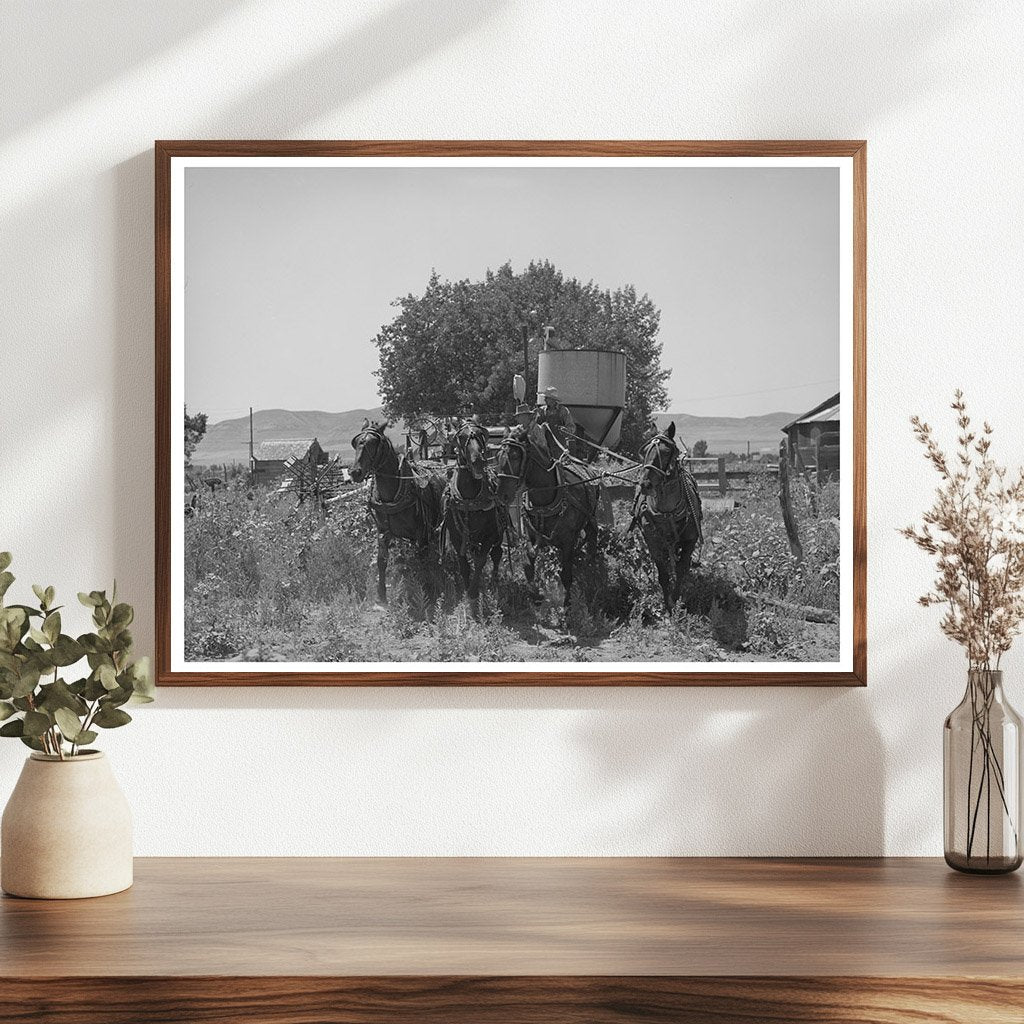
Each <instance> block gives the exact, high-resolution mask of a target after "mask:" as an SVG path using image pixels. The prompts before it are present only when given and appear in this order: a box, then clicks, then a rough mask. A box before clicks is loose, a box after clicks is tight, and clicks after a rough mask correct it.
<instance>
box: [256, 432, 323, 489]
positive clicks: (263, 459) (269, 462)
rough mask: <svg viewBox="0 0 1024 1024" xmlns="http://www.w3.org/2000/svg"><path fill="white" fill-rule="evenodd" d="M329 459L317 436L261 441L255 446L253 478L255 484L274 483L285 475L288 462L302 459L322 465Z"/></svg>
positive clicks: (312, 463)
mask: <svg viewBox="0 0 1024 1024" xmlns="http://www.w3.org/2000/svg"><path fill="white" fill-rule="evenodd" d="M327 459H328V454H327V452H325V451H324V450H323V448H321V447H320V442H319V441H318V440H317V439H316V438H315V437H299V438H289V439H285V440H280V441H260V443H259V444H258V445H256V446H255V448H253V453H252V466H251V469H252V480H253V483H255V484H274V483H277V482H278V481H280V479H281V478H282V477H283V476H284V474H285V465H286V464H288V465H291V464H293V463H294V461H295V460H302V461H307V462H309V463H310V465H311V466H322V465H323V464H324V463H326V462H327Z"/></svg>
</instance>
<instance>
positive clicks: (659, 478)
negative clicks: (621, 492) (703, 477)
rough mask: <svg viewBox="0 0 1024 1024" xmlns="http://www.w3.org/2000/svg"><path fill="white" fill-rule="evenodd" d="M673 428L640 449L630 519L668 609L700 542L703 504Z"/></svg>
mask: <svg viewBox="0 0 1024 1024" xmlns="http://www.w3.org/2000/svg"><path fill="white" fill-rule="evenodd" d="M675 438H676V425H675V423H674V422H673V423H670V424H669V425H668V429H667V430H665V431H664V432H662V433H659V434H655V436H654V437H652V438H651V439H650V440H649V441H648V442H647V443H646V444H645V445H644V447H643V449H642V450H641V452H640V457H641V459H642V460H643V462H642V465H641V468H640V480H639V483H638V484H637V488H636V495H635V497H634V499H633V521H632V523H631V524H630V529H632V528H633V526H635V525H637V524H639V526H640V532H641V533H642V534H643V537H644V541H645V542H646V544H647V550H648V551H650V553H651V558H652V559H653V560H654V565H655V568H656V569H657V570H658V582H659V583H660V584H661V592H662V594H663V595H664V597H665V607H666V608H667V609H668V611H672V609H673V607H674V606H675V603H676V601H678V600H679V595H680V592H681V590H682V586H683V578H684V577H685V576H686V574H687V573H689V571H690V565H691V563H692V561H693V552H694V550H695V549H696V547H697V545H698V543H700V541H701V538H702V534H701V518H702V512H701V506H700V493H699V492H698V490H697V484H696V481H695V480H694V479H693V477H692V476H691V475H690V474H689V473H687V472H686V470H685V469H684V468H683V461H682V453H681V452H680V451H679V448H678V446H677V445H676V440H675Z"/></svg>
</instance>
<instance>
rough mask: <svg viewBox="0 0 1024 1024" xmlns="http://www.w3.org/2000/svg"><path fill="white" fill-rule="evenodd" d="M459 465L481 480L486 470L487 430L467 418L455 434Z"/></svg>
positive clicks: (475, 478)
mask: <svg viewBox="0 0 1024 1024" xmlns="http://www.w3.org/2000/svg"><path fill="white" fill-rule="evenodd" d="M455 441H456V448H457V451H458V459H459V465H460V466H464V467H465V468H466V469H468V470H469V472H470V473H471V474H472V476H473V479H474V480H483V478H484V474H485V473H486V470H487V431H486V430H485V429H484V427H482V426H481V425H480V424H479V423H477V422H475V421H474V420H467V421H466V422H465V423H463V424H462V426H461V427H460V428H459V431H458V433H457V434H456V435H455Z"/></svg>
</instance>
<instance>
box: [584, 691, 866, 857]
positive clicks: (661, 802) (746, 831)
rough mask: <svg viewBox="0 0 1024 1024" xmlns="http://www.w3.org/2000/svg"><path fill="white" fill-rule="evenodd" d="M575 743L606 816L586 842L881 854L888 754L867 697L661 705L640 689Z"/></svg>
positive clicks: (736, 697) (717, 696)
mask: <svg viewBox="0 0 1024 1024" xmlns="http://www.w3.org/2000/svg"><path fill="white" fill-rule="evenodd" d="M575 738H576V741H577V743H578V744H579V746H580V748H581V750H582V752H583V753H584V754H585V755H586V757H587V759H588V760H589V761H590V763H591V764H592V765H593V772H594V776H593V785H594V788H595V790H597V791H598V792H596V793H595V799H600V800H601V801H603V803H604V804H605V806H606V808H607V810H606V813H605V815H604V816H603V819H602V831H601V833H600V834H595V835H593V836H591V837H590V840H589V842H590V845H592V846H593V847H594V848H595V849H600V850H604V851H606V852H607V853H608V854H615V853H619V852H622V851H623V849H624V848H625V847H627V846H628V847H631V848H632V849H637V848H640V849H650V850H657V851H661V852H664V853H666V854H672V855H675V856H701V855H709V854H716V855H717V854H728V855H731V856H792V855H800V856H840V855H844V856H858V855H863V856H869V855H877V854H879V853H880V852H881V851H882V849H883V843H884V835H885V777H884V764H883V748H882V740H881V737H880V736H879V733H878V730H877V728H876V727H875V724H874V721H873V720H872V717H871V715H870V712H869V710H868V706H867V700H866V694H865V692H864V690H846V689H828V690H825V689H819V688H808V689H793V688H789V687H785V688H779V689H778V690H773V691H770V692H768V691H766V690H765V689H763V688H757V689H749V688H721V689H714V690H696V691H695V690H689V691H686V690H683V691H673V692H672V693H671V694H666V695H663V696H662V698H661V699H659V700H658V701H657V702H656V703H654V704H652V703H651V702H649V701H648V700H647V699H646V697H645V696H644V695H643V693H642V692H641V693H638V694H636V695H635V696H633V697H632V698H630V697H629V696H627V697H626V698H625V700H624V701H623V704H622V706H621V707H619V708H618V709H617V711H616V712H615V713H608V714H602V715H594V716H588V717H587V718H586V719H585V720H584V722H583V724H582V725H581V727H580V728H579V729H578V730H577V731H576V737H575ZM638 794H642V796H641V798H640V799H637V796H638Z"/></svg>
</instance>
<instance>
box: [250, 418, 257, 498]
mask: <svg viewBox="0 0 1024 1024" xmlns="http://www.w3.org/2000/svg"><path fill="white" fill-rule="evenodd" d="M255 475H256V461H255V459H254V458H253V448H252V406H251V405H250V406H249V479H250V480H252V479H254V477H255Z"/></svg>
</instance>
